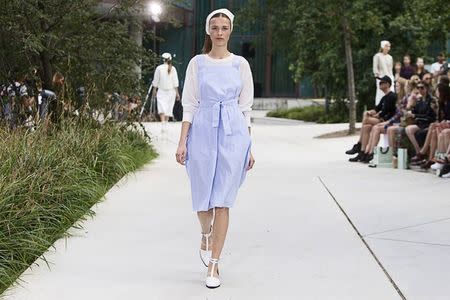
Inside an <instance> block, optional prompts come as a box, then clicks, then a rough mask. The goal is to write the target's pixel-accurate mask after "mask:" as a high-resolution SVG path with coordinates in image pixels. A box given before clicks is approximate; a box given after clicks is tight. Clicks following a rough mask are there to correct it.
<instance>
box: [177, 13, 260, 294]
mask: <svg viewBox="0 0 450 300" xmlns="http://www.w3.org/2000/svg"><path fill="white" fill-rule="evenodd" d="M233 19H234V15H233V14H232V13H231V12H230V11H229V10H227V9H219V10H215V11H213V12H212V13H210V14H209V15H208V17H207V19H206V33H207V35H206V37H205V44H204V47H203V54H202V55H197V56H195V57H194V58H192V59H191V61H190V62H189V65H188V68H187V71H186V80H185V84H184V88H183V101H182V103H183V123H182V128H181V134H180V141H179V145H178V149H177V153H176V159H177V162H179V163H180V164H183V165H186V169H187V173H188V176H189V178H190V182H191V192H192V205H193V209H194V211H196V212H197V215H198V219H199V221H200V225H201V230H202V241H201V247H200V258H201V259H202V261H203V263H204V264H205V266H207V267H208V272H207V277H206V286H207V287H208V288H216V287H219V286H220V279H219V268H218V262H219V258H220V254H221V252H222V248H223V245H224V242H225V237H226V234H227V229H228V220H229V208H230V207H232V206H233V204H234V201H235V198H236V195H237V192H238V189H239V187H240V185H241V184H242V183H243V181H244V178H245V175H246V172H247V171H248V170H250V169H251V168H252V167H253V164H254V163H255V160H254V159H253V156H252V154H251V150H250V146H251V140H250V111H251V107H252V104H253V79H252V73H251V70H250V65H249V64H248V62H247V61H246V60H245V59H244V58H243V57H241V56H237V55H234V54H233V53H230V52H229V51H228V40H229V39H230V35H231V32H232V30H233Z"/></svg>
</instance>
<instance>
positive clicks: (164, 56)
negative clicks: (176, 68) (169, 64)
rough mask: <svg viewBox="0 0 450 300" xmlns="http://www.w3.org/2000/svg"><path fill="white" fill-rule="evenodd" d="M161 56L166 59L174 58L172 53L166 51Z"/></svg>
mask: <svg viewBox="0 0 450 300" xmlns="http://www.w3.org/2000/svg"><path fill="white" fill-rule="evenodd" d="M161 56H162V58H164V59H168V60H172V55H170V53H167V52H165V53H163V54H162V55H161Z"/></svg>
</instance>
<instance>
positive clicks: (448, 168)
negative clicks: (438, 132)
mask: <svg viewBox="0 0 450 300" xmlns="http://www.w3.org/2000/svg"><path fill="white" fill-rule="evenodd" d="M442 134H443V137H444V138H445V145H444V147H447V151H446V152H445V155H444V157H443V159H442V160H436V162H437V163H438V164H442V167H440V168H436V169H437V170H438V175H439V177H442V178H450V129H445V130H444V131H442Z"/></svg>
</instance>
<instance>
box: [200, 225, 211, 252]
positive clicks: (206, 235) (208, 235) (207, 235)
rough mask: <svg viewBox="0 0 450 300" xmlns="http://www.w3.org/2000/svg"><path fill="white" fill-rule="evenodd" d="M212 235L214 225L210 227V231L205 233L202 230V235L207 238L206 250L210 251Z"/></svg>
mask: <svg viewBox="0 0 450 300" xmlns="http://www.w3.org/2000/svg"><path fill="white" fill-rule="evenodd" d="M211 235H212V226H211V227H210V228H209V233H203V232H202V237H204V238H205V240H206V251H209V238H210V237H211Z"/></svg>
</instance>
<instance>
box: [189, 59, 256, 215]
mask: <svg viewBox="0 0 450 300" xmlns="http://www.w3.org/2000/svg"><path fill="white" fill-rule="evenodd" d="M196 59H197V68H198V69H197V73H198V85H199V86H198V88H199V93H200V100H199V108H198V111H197V112H196V113H195V115H194V118H193V120H192V125H191V127H190V129H189V133H188V138H187V144H186V145H187V155H186V169H187V173H188V176H189V179H190V181H191V192H192V206H193V209H194V211H207V210H209V209H211V208H214V207H232V206H233V204H234V201H235V199H236V195H237V192H238V189H239V187H240V186H241V184H242V183H243V181H244V179H245V174H246V168H247V165H248V162H249V153H250V145H251V140H250V134H249V132H248V125H247V122H246V120H245V117H244V115H243V113H242V112H241V111H240V109H239V106H238V98H239V94H240V93H241V90H242V79H241V76H240V72H239V66H240V61H239V57H237V56H234V58H233V61H232V64H231V65H229V64H228V65H209V64H207V63H206V57H205V55H199V56H197V58H196Z"/></svg>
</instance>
